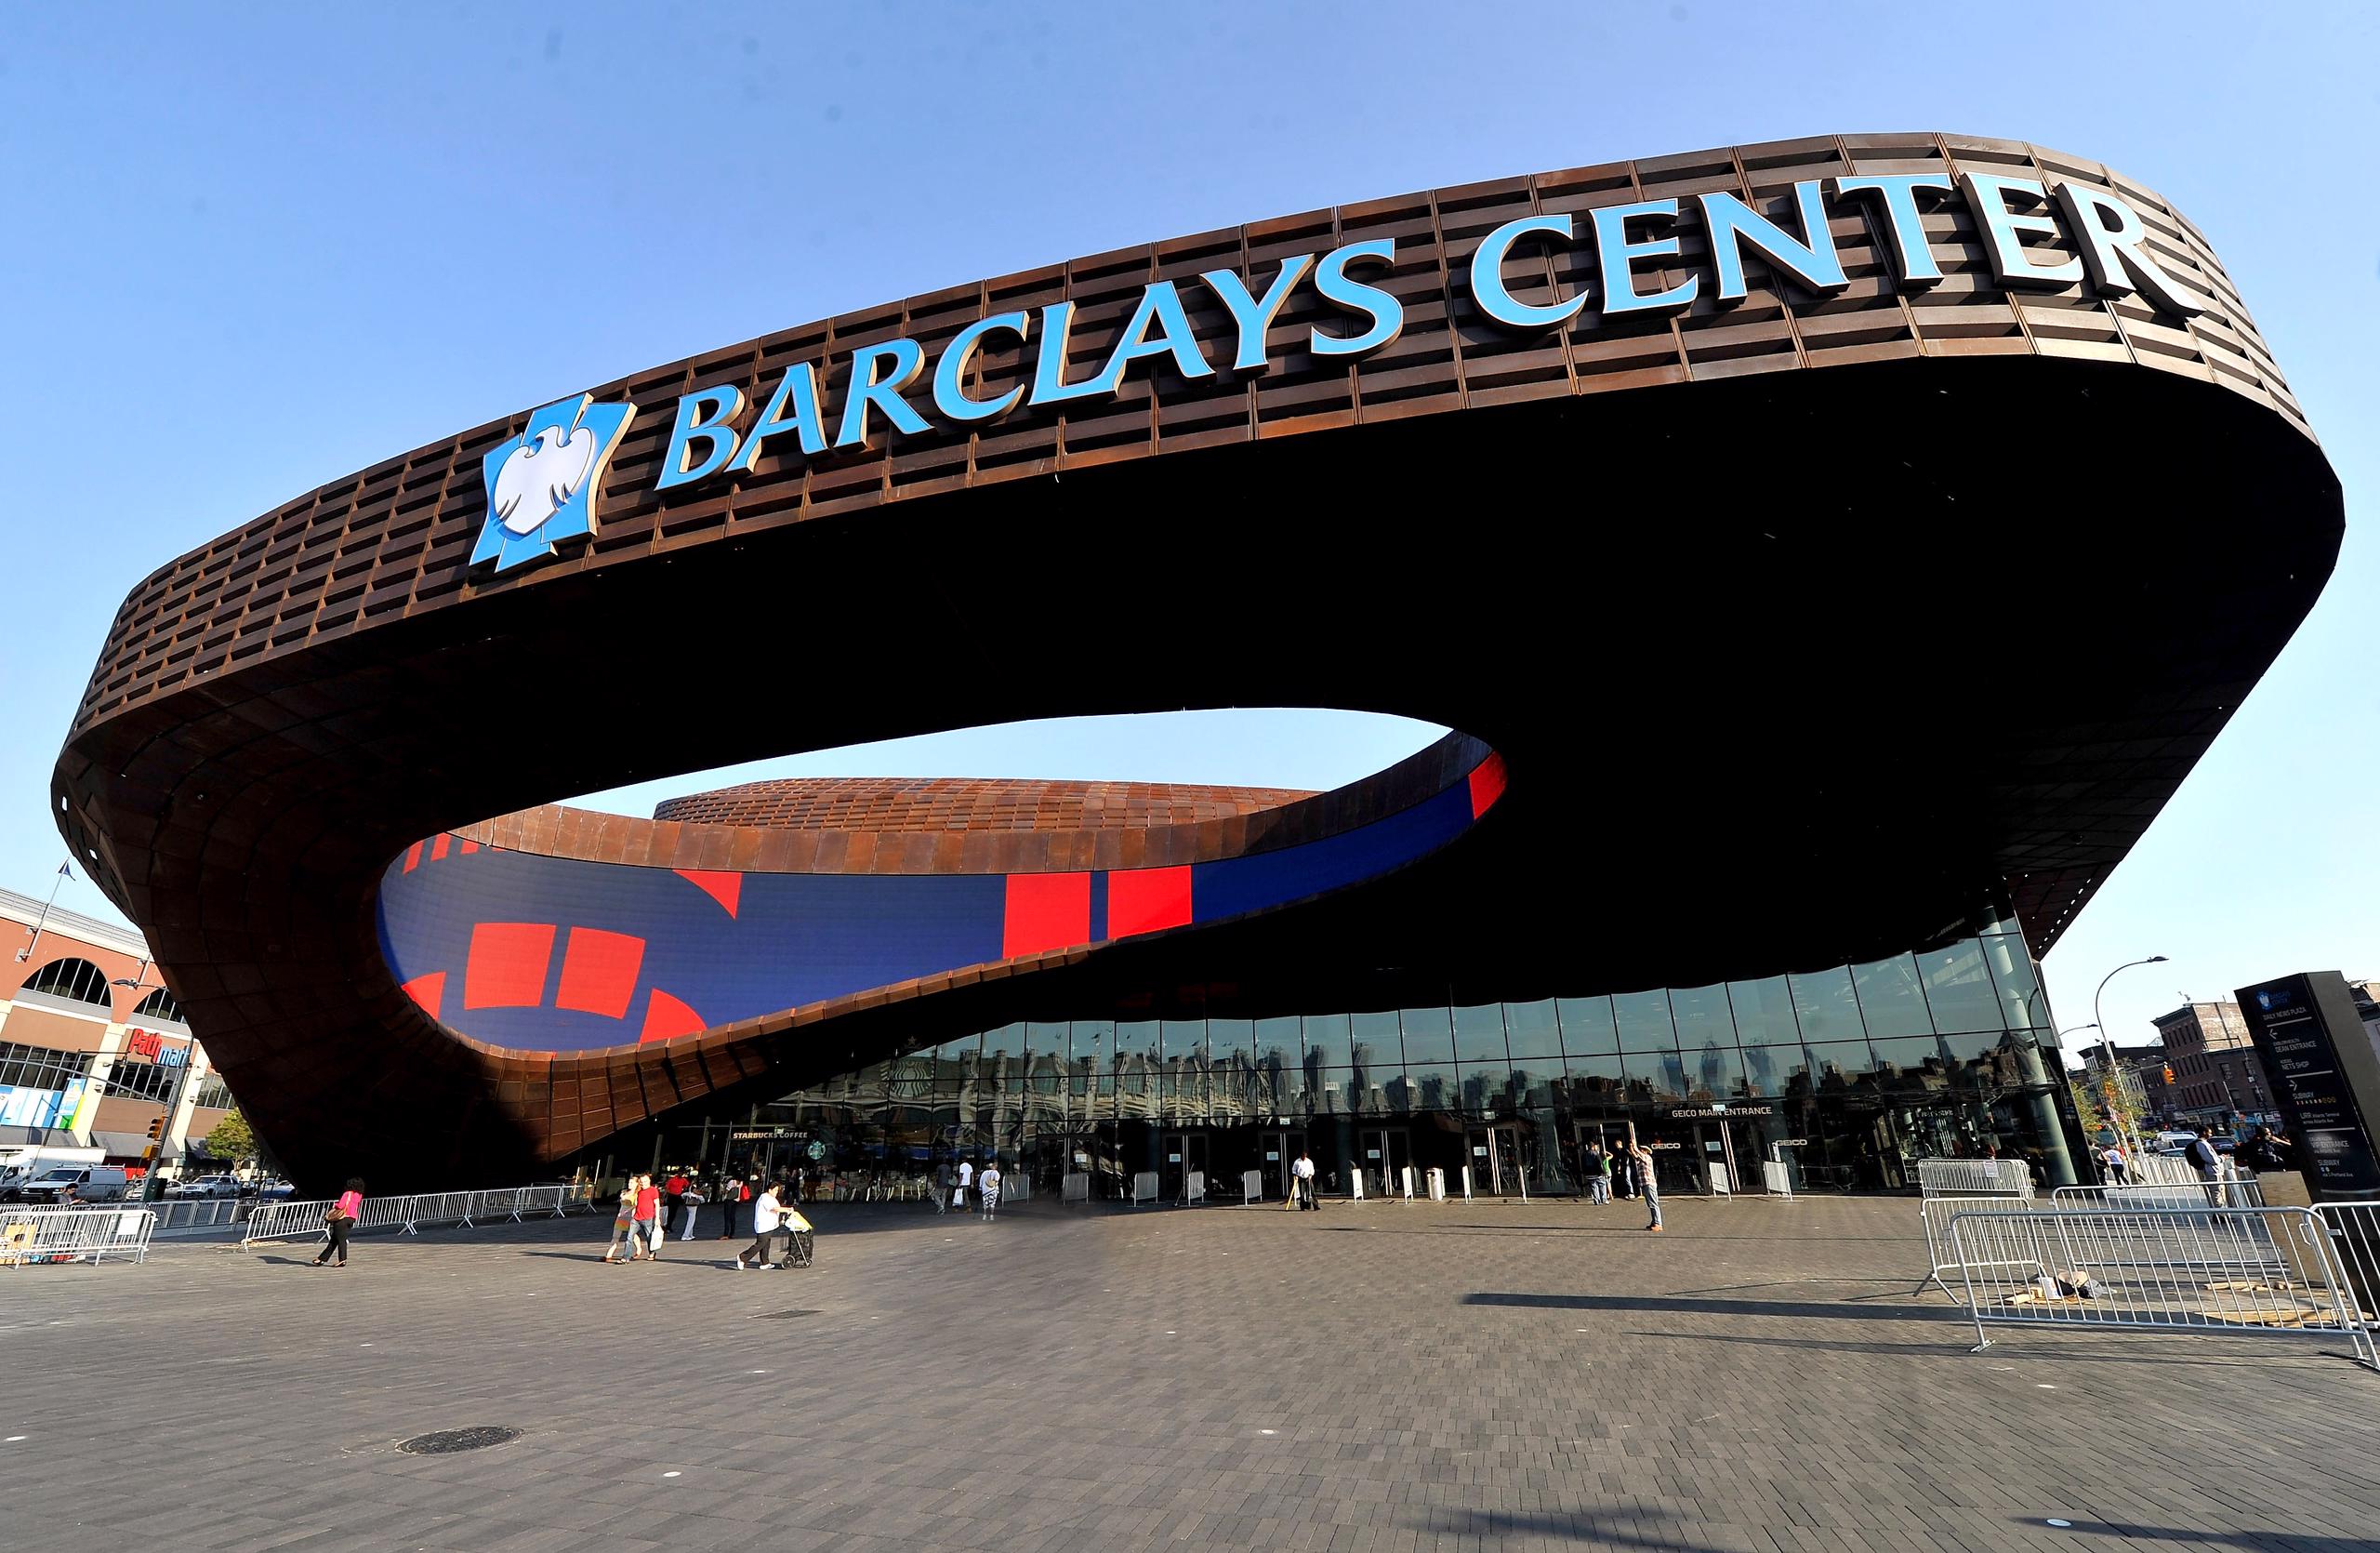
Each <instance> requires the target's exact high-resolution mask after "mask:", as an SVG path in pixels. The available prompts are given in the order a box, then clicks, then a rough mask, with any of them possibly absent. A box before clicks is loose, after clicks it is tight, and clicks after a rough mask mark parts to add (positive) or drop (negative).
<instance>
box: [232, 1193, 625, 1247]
mask: <svg viewBox="0 0 2380 1553" xmlns="http://www.w3.org/2000/svg"><path fill="white" fill-rule="evenodd" d="M589 1201H592V1193H591V1190H590V1188H588V1187H586V1186H584V1185H580V1184H576V1183H572V1184H568V1185H562V1186H550V1187H498V1188H494V1189H492V1190H483V1191H448V1192H420V1193H417V1194H415V1195H413V1196H410V1197H367V1198H365V1199H364V1214H363V1216H362V1217H361V1218H359V1219H358V1220H357V1221H356V1224H355V1228H353V1229H352V1230H350V1234H356V1235H368V1234H371V1233H373V1232H374V1231H376V1230H382V1229H394V1230H396V1231H397V1232H398V1233H399V1234H403V1235H412V1234H417V1233H419V1232H420V1231H421V1230H422V1229H424V1228H433V1229H434V1228H446V1227H453V1228H458V1229H470V1228H476V1227H477V1226H478V1225H479V1224H480V1223H481V1222H482V1221H483V1220H496V1219H502V1220H505V1221H506V1222H509V1223H512V1224H519V1223H521V1222H522V1220H523V1219H525V1218H527V1217H529V1216H531V1215H536V1216H537V1217H540V1218H561V1217H562V1216H563V1215H567V1214H569V1213H571V1212H573V1211H574V1210H576V1209H581V1208H584V1207H586V1206H587V1205H588V1202H589ZM330 1211H331V1203H330V1202H329V1201H308V1202H261V1203H258V1205H257V1207H256V1211H255V1212H254V1213H253V1214H252V1215H249V1218H248V1221H247V1225H246V1228H245V1229H244V1230H243V1231H242V1233H241V1237H240V1243H241V1244H243V1245H251V1244H254V1243H256V1242H258V1241H289V1240H302V1239H306V1238H308V1237H311V1236H314V1235H320V1234H322V1233H324V1230H325V1229H327V1228H329V1221H330Z"/></svg>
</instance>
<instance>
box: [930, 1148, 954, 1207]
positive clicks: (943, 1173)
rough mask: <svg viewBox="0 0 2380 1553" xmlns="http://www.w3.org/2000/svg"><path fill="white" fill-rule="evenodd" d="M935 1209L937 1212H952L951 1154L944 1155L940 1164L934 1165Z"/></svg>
mask: <svg viewBox="0 0 2380 1553" xmlns="http://www.w3.org/2000/svg"><path fill="white" fill-rule="evenodd" d="M933 1211H934V1212H935V1213H937V1214H946V1213H948V1212H950V1156H949V1155H947V1154H945V1155H944V1156H943V1157H942V1162H941V1163H940V1164H937V1165H936V1166H934V1172H933Z"/></svg>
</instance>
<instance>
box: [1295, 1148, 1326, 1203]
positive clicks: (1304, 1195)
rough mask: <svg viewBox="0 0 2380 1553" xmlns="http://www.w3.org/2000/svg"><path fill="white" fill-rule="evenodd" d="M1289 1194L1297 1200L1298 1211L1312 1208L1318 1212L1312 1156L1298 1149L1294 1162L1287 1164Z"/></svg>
mask: <svg viewBox="0 0 2380 1553" xmlns="http://www.w3.org/2000/svg"><path fill="white" fill-rule="evenodd" d="M1289 1195H1291V1196H1292V1197H1295V1198H1296V1199H1297V1200H1298V1208H1299V1211H1300V1212H1303V1211H1304V1210H1305V1209H1308V1208H1312V1209H1314V1210H1315V1211H1316V1212H1317V1213H1318V1212H1320V1211H1321V1208H1322V1204H1321V1203H1319V1202H1317V1201H1315V1200H1314V1156H1313V1155H1311V1154H1309V1153H1307V1152H1306V1151H1305V1150H1304V1149H1302V1148H1301V1149H1299V1150H1298V1157H1297V1161H1296V1162H1295V1163H1293V1164H1291V1165H1290V1166H1289Z"/></svg>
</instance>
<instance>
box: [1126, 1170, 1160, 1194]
mask: <svg viewBox="0 0 2380 1553" xmlns="http://www.w3.org/2000/svg"><path fill="white" fill-rule="evenodd" d="M1132 1201H1134V1202H1155V1201H1157V1172H1156V1171H1154V1170H1143V1171H1135V1172H1134V1173H1133V1175H1132Z"/></svg>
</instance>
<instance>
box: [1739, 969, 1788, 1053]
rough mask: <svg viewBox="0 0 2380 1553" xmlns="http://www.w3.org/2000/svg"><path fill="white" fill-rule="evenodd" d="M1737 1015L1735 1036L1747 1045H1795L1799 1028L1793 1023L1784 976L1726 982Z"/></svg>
mask: <svg viewBox="0 0 2380 1553" xmlns="http://www.w3.org/2000/svg"><path fill="white" fill-rule="evenodd" d="M1727 1002H1728V1004H1729V1006H1730V1007H1731V1008H1732V1009H1733V1010H1734V1013H1735V1017H1736V1039H1737V1040H1738V1041H1739V1042H1742V1043H1743V1044H1744V1045H1746V1046H1798V1045H1800V1044H1801V1041H1802V1028H1801V1027H1800V1026H1799V1025H1797V1024H1795V1023H1794V1022H1793V1002H1792V993H1790V992H1788V991H1787V990H1786V988H1785V978H1784V977H1783V976H1765V977H1763V978H1762V979H1761V980H1759V981H1731V982H1729V983H1727Z"/></svg>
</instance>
